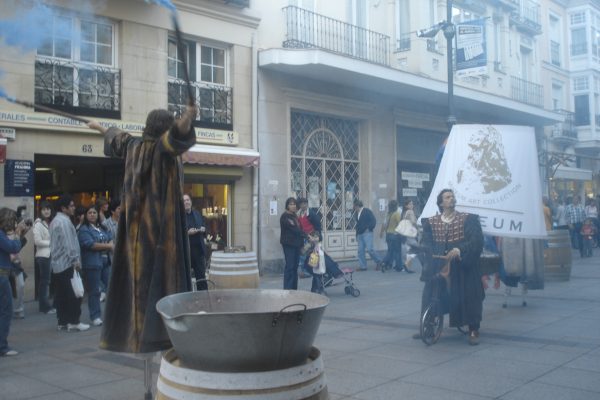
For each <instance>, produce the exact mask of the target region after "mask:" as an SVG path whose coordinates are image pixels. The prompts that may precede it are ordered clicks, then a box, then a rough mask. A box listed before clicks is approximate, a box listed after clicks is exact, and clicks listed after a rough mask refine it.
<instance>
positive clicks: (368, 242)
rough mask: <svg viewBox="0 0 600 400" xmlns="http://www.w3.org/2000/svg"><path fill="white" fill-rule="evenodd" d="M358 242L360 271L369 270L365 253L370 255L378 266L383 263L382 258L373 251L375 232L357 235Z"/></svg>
mask: <svg viewBox="0 0 600 400" xmlns="http://www.w3.org/2000/svg"><path fill="white" fill-rule="evenodd" d="M356 241H357V242H358V263H359V265H360V269H367V258H366V254H365V252H367V253H369V255H370V256H371V258H372V259H373V261H375V262H376V263H377V264H379V263H380V262H381V258H379V256H378V255H377V253H375V251H374V250H373V232H370V231H366V232H364V233H361V234H357V235H356Z"/></svg>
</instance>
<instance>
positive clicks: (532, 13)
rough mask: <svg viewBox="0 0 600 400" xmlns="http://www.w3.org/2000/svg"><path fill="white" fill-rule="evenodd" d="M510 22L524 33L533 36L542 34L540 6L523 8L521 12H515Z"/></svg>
mask: <svg viewBox="0 0 600 400" xmlns="http://www.w3.org/2000/svg"><path fill="white" fill-rule="evenodd" d="M510 21H511V22H512V23H513V24H514V25H515V26H516V27H517V29H519V30H520V31H522V32H526V33H529V34H531V35H539V34H540V33H542V24H541V22H540V21H541V17H540V6H539V5H535V6H529V7H523V9H522V10H521V11H513V12H512V13H511V15H510Z"/></svg>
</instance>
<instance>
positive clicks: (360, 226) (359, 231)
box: [354, 199, 382, 271]
mask: <svg viewBox="0 0 600 400" xmlns="http://www.w3.org/2000/svg"><path fill="white" fill-rule="evenodd" d="M354 211H355V212H356V242H357V243H358V262H359V264H360V267H359V268H358V270H359V271H366V270H367V258H366V256H365V252H367V253H369V255H370V256H371V258H372V259H373V261H375V263H376V264H377V268H379V267H380V264H381V261H382V260H381V258H380V257H379V256H378V255H377V253H375V251H374V250H373V229H375V225H377V220H376V219H375V215H373V212H372V211H371V210H370V209H368V208H366V207H364V206H363V202H362V201H360V200H359V199H356V200H354Z"/></svg>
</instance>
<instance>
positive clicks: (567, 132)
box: [552, 110, 577, 144]
mask: <svg viewBox="0 0 600 400" xmlns="http://www.w3.org/2000/svg"><path fill="white" fill-rule="evenodd" d="M555 111H556V112H558V113H560V114H562V115H564V117H565V120H564V121H563V122H559V123H558V124H555V125H554V126H553V127H552V139H553V140H554V141H556V142H560V143H563V144H570V143H573V142H576V141H577V128H576V127H575V114H574V113H572V112H571V111H567V110H555Z"/></svg>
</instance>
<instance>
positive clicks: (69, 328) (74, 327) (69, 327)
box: [67, 322, 90, 332]
mask: <svg viewBox="0 0 600 400" xmlns="http://www.w3.org/2000/svg"><path fill="white" fill-rule="evenodd" d="M88 329H90V326H89V325H88V324H84V323H83V322H80V323H78V324H67V332H73V331H79V332H83V331H87V330H88Z"/></svg>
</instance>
